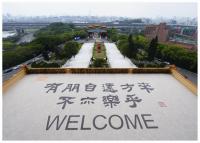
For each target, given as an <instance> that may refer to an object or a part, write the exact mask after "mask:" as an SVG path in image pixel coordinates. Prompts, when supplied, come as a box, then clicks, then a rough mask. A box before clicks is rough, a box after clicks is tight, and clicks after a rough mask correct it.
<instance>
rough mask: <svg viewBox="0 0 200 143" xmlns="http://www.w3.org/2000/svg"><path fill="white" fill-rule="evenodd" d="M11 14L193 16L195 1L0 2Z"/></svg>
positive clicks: (195, 10) (195, 9)
mask: <svg viewBox="0 0 200 143" xmlns="http://www.w3.org/2000/svg"><path fill="white" fill-rule="evenodd" d="M7 13H9V14H11V15H13V16H16V15H21V16H22V15H23V16H41V15H46V16H49V15H81V16H85V15H86V16H88V15H89V16H123V17H132V18H137V17H152V18H155V17H161V16H162V17H166V18H172V17H175V16H176V17H197V4H196V3H158V2H157V3H155V2H154V3H146V2H145V3H135V2H133V3H130V2H109V3H108V2H101V3H100V2H95V3H92V2H84V3H80V2H74V3H73V2H66V3H64V2H57V3H55V2H46V3H44V2H12V3H11V2H7V3H6V2H4V3H3V14H7Z"/></svg>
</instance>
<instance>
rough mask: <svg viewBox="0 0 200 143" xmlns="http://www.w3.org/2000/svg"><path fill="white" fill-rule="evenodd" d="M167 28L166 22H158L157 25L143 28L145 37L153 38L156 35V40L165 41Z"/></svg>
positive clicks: (167, 32)
mask: <svg viewBox="0 0 200 143" xmlns="http://www.w3.org/2000/svg"><path fill="white" fill-rule="evenodd" d="M168 34H169V30H168V28H167V26H166V23H160V24H159V25H148V26H146V27H145V29H144V35H145V37H147V38H149V39H153V38H155V37H156V36H158V42H166V41H167V40H168Z"/></svg>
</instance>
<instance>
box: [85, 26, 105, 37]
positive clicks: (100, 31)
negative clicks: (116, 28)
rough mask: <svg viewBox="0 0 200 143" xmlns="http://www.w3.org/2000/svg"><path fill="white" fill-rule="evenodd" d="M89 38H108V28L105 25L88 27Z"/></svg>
mask: <svg viewBox="0 0 200 143" xmlns="http://www.w3.org/2000/svg"><path fill="white" fill-rule="evenodd" d="M87 32H88V35H89V38H97V37H98V38H107V27H106V26H104V25H99V24H93V25H88V26H87Z"/></svg>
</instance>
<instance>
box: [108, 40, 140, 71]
mask: <svg viewBox="0 0 200 143" xmlns="http://www.w3.org/2000/svg"><path fill="white" fill-rule="evenodd" d="M104 44H105V47H106V53H107V58H108V63H109V65H110V67H111V68H137V66H136V65H134V64H133V63H132V62H131V60H130V59H128V58H127V57H125V58H124V56H123V55H122V54H121V53H120V51H119V50H118V49H117V46H116V45H115V44H114V43H104Z"/></svg>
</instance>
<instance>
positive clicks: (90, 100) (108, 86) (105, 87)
mask: <svg viewBox="0 0 200 143" xmlns="http://www.w3.org/2000/svg"><path fill="white" fill-rule="evenodd" d="M136 85H137V87H138V88H139V89H140V90H144V91H146V93H147V94H149V93H151V92H152V91H153V90H154V88H152V87H151V85H150V83H144V82H139V83H136V84H133V83H131V84H129V83H126V84H122V85H120V86H119V87H120V89H121V90H124V91H126V92H127V93H128V94H127V95H126V96H124V97H125V99H124V100H123V102H124V103H129V104H130V105H129V107H130V108H136V107H137V103H139V102H141V101H142V99H140V98H139V97H137V95H136V94H131V92H132V91H134V87H135V86H136ZM81 86H83V88H82V90H80V87H81ZM97 87H98V86H97V85H96V84H94V83H88V84H85V85H80V84H78V83H75V84H72V83H70V84H64V83H48V84H46V86H45V87H44V88H45V89H46V93H58V92H59V93H66V92H74V93H79V92H95V90H96V88H97ZM100 87H101V90H102V92H103V93H107V95H104V96H102V97H101V98H102V99H101V101H102V103H103V104H104V106H105V107H108V108H113V107H115V106H117V105H118V104H120V102H122V101H120V99H119V97H118V95H117V93H118V90H117V88H116V86H115V84H114V83H104V84H102V85H101V86H100ZM76 98H77V97H72V96H61V97H59V102H58V103H57V105H61V108H62V109H65V107H66V105H70V104H73V103H74V100H75V99H76ZM98 98H100V97H98ZM98 98H97V97H84V98H81V99H80V104H95V100H97V99H98Z"/></svg>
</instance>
